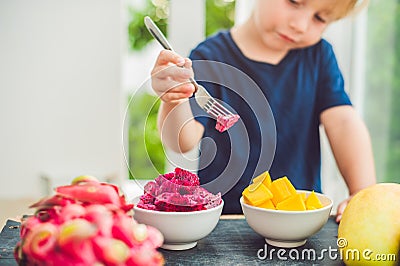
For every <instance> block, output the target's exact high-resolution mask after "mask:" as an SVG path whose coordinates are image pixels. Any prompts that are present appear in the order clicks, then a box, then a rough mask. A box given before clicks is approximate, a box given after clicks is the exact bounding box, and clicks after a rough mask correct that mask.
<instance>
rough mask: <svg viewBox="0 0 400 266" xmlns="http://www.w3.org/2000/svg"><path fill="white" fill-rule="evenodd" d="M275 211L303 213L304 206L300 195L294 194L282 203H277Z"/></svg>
mask: <svg viewBox="0 0 400 266" xmlns="http://www.w3.org/2000/svg"><path fill="white" fill-rule="evenodd" d="M276 209H277V210H285V211H305V210H306V205H305V204H304V201H303V200H302V198H301V195H300V194H295V195H291V196H289V197H288V198H287V199H285V200H284V201H281V202H279V203H278V204H277V205H276Z"/></svg>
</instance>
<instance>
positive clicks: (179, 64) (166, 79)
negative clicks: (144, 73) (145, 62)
mask: <svg viewBox="0 0 400 266" xmlns="http://www.w3.org/2000/svg"><path fill="white" fill-rule="evenodd" d="M193 75H194V74H193V69H192V62H191V61H190V60H189V59H188V58H183V57H181V56H180V55H178V54H176V53H174V52H172V51H169V50H162V51H161V52H160V54H159V56H158V58H157V60H156V63H155V65H154V68H153V70H152V71H151V83H152V87H153V90H154V91H155V92H156V93H157V95H158V96H159V97H160V98H161V100H162V101H163V102H166V103H179V102H181V101H182V100H185V99H187V98H188V97H190V96H192V94H193V93H194V90H195V88H194V85H193V84H192V83H190V81H189V78H190V77H193Z"/></svg>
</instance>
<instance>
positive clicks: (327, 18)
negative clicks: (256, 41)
mask: <svg viewBox="0 0 400 266" xmlns="http://www.w3.org/2000/svg"><path fill="white" fill-rule="evenodd" d="M334 2H336V1H332V0H257V1H256V6H255V9H254V17H253V18H254V22H255V25H256V30H257V34H259V36H260V37H261V39H262V41H263V44H264V45H265V46H266V47H267V48H269V49H271V50H276V51H285V50H286V51H288V50H291V49H297V48H303V47H307V46H310V45H313V44H315V43H317V42H318V41H319V40H320V39H321V36H322V33H323V32H324V30H325V29H326V27H327V26H328V24H329V23H331V22H332V21H333V20H334V15H335V14H334V11H335V10H334V9H335V8H334V5H335V4H336V5H337V4H338V3H334ZM342 3H343V2H342Z"/></svg>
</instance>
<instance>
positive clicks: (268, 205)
mask: <svg viewBox="0 0 400 266" xmlns="http://www.w3.org/2000/svg"><path fill="white" fill-rule="evenodd" d="M257 207H259V208H264V209H271V210H275V205H274V204H273V203H272V200H270V199H268V200H266V201H264V202H263V203H261V204H260V205H257Z"/></svg>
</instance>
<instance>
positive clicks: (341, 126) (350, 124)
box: [321, 105, 376, 220]
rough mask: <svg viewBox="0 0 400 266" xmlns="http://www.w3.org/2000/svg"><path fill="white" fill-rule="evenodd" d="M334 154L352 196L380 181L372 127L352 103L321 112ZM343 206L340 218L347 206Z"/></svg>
mask: <svg viewBox="0 0 400 266" xmlns="http://www.w3.org/2000/svg"><path fill="white" fill-rule="evenodd" d="M321 123H322V125H323V126H324V128H325V132H326V135H327V137H328V140H329V143H330V146H331V149H332V152H333V155H334V157H335V159H336V163H337V165H338V167H339V170H340V173H341V174H342V176H343V178H344V180H345V182H346V184H347V187H348V189H349V193H350V197H351V196H353V195H354V194H355V193H357V192H358V191H360V190H361V189H363V188H366V187H368V186H370V185H373V184H375V183H376V174H375V166H374V159H373V154H372V147H371V140H370V137H369V133H368V130H367V128H366V126H365V124H364V122H363V121H362V120H361V118H360V117H359V116H358V114H357V113H356V111H355V110H354V108H353V107H352V106H349V105H342V106H336V107H332V108H329V109H326V110H325V111H323V112H322V114H321ZM346 203H347V201H345V202H344V204H341V205H339V207H338V214H337V220H340V217H341V214H342V212H343V210H344V208H345V206H346Z"/></svg>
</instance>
